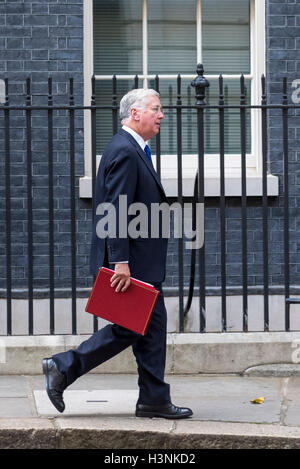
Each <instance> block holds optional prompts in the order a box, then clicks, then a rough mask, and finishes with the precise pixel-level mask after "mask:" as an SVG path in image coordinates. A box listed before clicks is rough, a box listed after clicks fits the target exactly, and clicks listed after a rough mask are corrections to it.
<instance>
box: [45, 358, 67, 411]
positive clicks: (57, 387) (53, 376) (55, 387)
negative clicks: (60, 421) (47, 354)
mask: <svg viewBox="0 0 300 469" xmlns="http://www.w3.org/2000/svg"><path fill="white" fill-rule="evenodd" d="M43 373H44V375H45V377H46V391H47V394H48V397H49V399H50V401H51V402H52V404H53V405H54V407H55V408H56V409H57V410H58V411H59V412H63V411H64V410H65V403H64V401H63V391H64V390H65V389H66V387H67V380H66V377H65V375H63V374H62V373H61V372H60V371H58V368H57V366H56V363H55V362H54V360H52V358H44V359H43Z"/></svg>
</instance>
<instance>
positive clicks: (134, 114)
mask: <svg viewBox="0 0 300 469" xmlns="http://www.w3.org/2000/svg"><path fill="white" fill-rule="evenodd" d="M130 116H131V119H132V120H134V121H138V120H140V115H139V111H138V110H137V109H136V108H134V107H132V108H131V109H130Z"/></svg>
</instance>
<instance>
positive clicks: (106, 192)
mask: <svg viewBox="0 0 300 469" xmlns="http://www.w3.org/2000/svg"><path fill="white" fill-rule="evenodd" d="M120 195H121V196H123V201H122V203H121V205H122V204H123V205H124V206H125V204H124V202H125V203H126V206H125V209H126V210H125V212H126V213H128V208H129V207H130V206H131V207H132V209H134V206H132V204H134V203H136V202H141V203H142V204H143V206H144V207H146V208H147V217H146V219H145V217H144V218H143V219H142V223H141V224H140V225H136V223H137V221H138V220H137V218H136V217H137V216H139V217H140V215H141V212H139V211H138V212H136V214H134V211H133V212H132V215H129V216H128V217H126V220H125V223H126V231H127V227H128V226H130V223H134V226H136V228H137V230H139V229H140V228H142V227H144V228H145V230H146V233H143V235H142V236H145V237H138V238H137V239H135V238H134V237H133V236H131V232H129V235H128V234H127V235H126V237H123V236H124V233H123V234H122V230H123V231H124V229H123V228H124V223H123V222H124V206H123V211H122V214H121V215H122V217H123V218H122V220H123V222H122V223H121V225H122V226H120V224H119V215H120V210H121V208H120V198H119V196H120ZM124 196H126V197H124ZM106 202H108V203H109V204H112V205H113V207H114V210H115V214H116V218H115V221H116V236H114V235H111V234H109V235H108V236H107V237H105V238H103V237H102V238H100V237H99V236H98V235H97V224H98V223H99V222H100V223H101V220H102V224H103V222H104V220H103V217H106V220H107V212H104V211H103V210H101V213H100V212H99V209H98V210H97V207H98V206H99V204H101V205H102V206H103V204H104V203H106ZM166 202H167V199H166V195H165V192H164V190H163V187H162V185H161V183H160V181H159V179H158V176H157V174H156V172H155V170H154V168H153V166H152V165H151V163H150V162H149V161H148V159H147V156H146V154H145V153H144V151H143V150H142V149H141V147H140V146H139V144H138V143H137V142H136V140H135V139H134V138H133V137H132V136H131V135H130V134H129V133H128V132H126V131H125V130H123V129H121V130H120V131H119V132H118V133H117V134H116V135H114V137H113V138H112V139H111V141H110V142H109V144H108V145H107V147H106V149H105V151H104V153H103V155H102V158H101V162H100V165H99V168H98V173H97V179H96V188H95V205H94V206H95V217H94V226H93V234H92V245H91V264H90V265H91V272H92V273H93V274H94V275H96V274H97V272H98V269H99V268H100V267H102V266H105V265H106V266H107V265H109V264H110V263H116V262H120V261H129V268H130V272H131V275H132V276H133V277H136V278H138V279H140V280H143V281H145V282H152V283H155V282H162V281H163V280H164V278H165V265H166V254H167V238H166V237H165V236H164V237H163V236H162V217H161V216H160V219H159V223H158V236H157V237H156V238H151V229H152V227H153V220H151V204H153V203H154V204H157V206H158V205H159V204H161V203H165V204H166ZM97 211H98V213H97ZM144 214H145V213H144ZM156 223H157V220H156ZM156 228H157V227H156ZM120 233H121V235H120Z"/></svg>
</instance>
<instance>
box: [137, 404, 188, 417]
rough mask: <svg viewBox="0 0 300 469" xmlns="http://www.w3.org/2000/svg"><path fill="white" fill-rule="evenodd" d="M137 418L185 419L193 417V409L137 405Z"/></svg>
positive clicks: (173, 406)
mask: <svg viewBox="0 0 300 469" xmlns="http://www.w3.org/2000/svg"><path fill="white" fill-rule="evenodd" d="M135 415H136V417H150V418H153V417H160V418H164V419H185V418H187V417H190V416H191V415H193V412H192V411H191V409H189V408H187V407H177V406H176V405H174V404H172V403H170V404H165V405H145V404H137V406H136V411H135Z"/></svg>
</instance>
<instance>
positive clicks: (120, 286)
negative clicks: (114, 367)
mask: <svg viewBox="0 0 300 469" xmlns="http://www.w3.org/2000/svg"><path fill="white" fill-rule="evenodd" d="M120 117H121V122H122V124H123V127H122V129H121V130H120V131H119V132H118V133H117V134H116V135H114V137H113V138H112V139H111V141H110V142H109V144H108V145H107V147H106V149H105V151H104V153H103V155H102V158H101V163H100V165H99V169H98V173H97V181H96V188H95V207H97V206H98V204H100V203H101V204H102V203H105V202H107V203H110V204H113V205H114V208H115V210H116V217H115V219H116V222H117V226H116V230H114V231H115V233H116V234H117V235H116V236H111V237H110V236H106V237H99V236H98V233H97V224H98V222H99V221H100V220H101V217H103V215H98V214H97V210H96V213H95V221H94V229H93V236H92V246H91V271H92V273H93V274H97V272H98V269H99V268H100V267H101V266H110V267H113V269H114V271H115V273H114V275H113V276H112V279H111V286H112V288H115V290H116V291H117V292H119V293H120V294H122V292H124V291H126V289H127V288H128V287H129V285H130V276H132V277H135V278H138V279H140V280H143V281H145V282H149V283H151V284H153V285H154V286H155V288H156V289H158V290H159V292H160V293H159V296H158V299H157V302H156V304H155V308H154V310H153V313H152V316H151V320H150V322H149V326H148V329H147V333H146V334H145V335H144V336H141V335H139V334H136V333H134V332H132V331H130V330H128V329H125V328H123V327H120V326H118V325H116V324H109V325H107V326H105V327H103V328H102V329H100V330H99V331H97V332H95V333H94V334H93V335H92V336H91V337H90V338H89V339H88V340H86V341H84V342H83V343H82V344H81V345H79V347H78V348H77V349H75V350H69V351H66V352H63V353H59V354H56V355H53V356H52V357H51V358H45V359H44V360H43V371H44V374H45V376H46V389H47V392H48V396H49V398H50V400H51V402H52V403H53V405H54V406H55V407H56V408H57V409H58V410H59V411H60V412H63V411H64V408H65V405H64V401H63V391H64V389H65V388H66V387H67V386H69V385H70V384H71V383H72V382H74V381H75V380H76V379H77V378H78V377H79V376H82V375H83V374H85V373H87V372H88V371H90V370H91V369H93V368H94V367H96V366H98V365H100V364H101V363H103V362H105V361H106V360H108V359H110V358H112V357H113V356H115V355H116V354H118V353H119V352H121V351H122V350H124V349H125V348H126V347H128V346H132V349H133V352H134V355H135V357H136V361H137V367H138V375H139V379H138V385H139V398H138V401H137V404H136V416H137V417H163V418H169V419H178V418H186V417H189V416H191V415H192V411H191V410H190V409H189V408H185V407H177V406H175V405H173V404H172V401H171V397H170V386H169V384H167V383H166V382H165V381H164V371H165V359H166V331H167V327H166V320H167V318H166V309H165V305H164V299H163V293H162V287H161V285H162V282H163V280H164V278H165V264H166V253H167V239H165V238H164V237H163V236H158V237H156V238H151V215H150V214H151V204H152V203H159V204H160V203H162V202H165V201H166V196H165V193H164V190H163V187H162V185H161V183H160V181H159V179H158V176H157V174H156V172H155V170H154V167H153V165H152V160H151V154H150V149H149V147H148V145H146V142H147V141H148V140H149V139H150V138H152V137H154V136H155V135H156V134H157V133H158V132H159V129H160V123H161V120H162V119H163V117H164V115H163V110H162V107H161V103H160V99H159V94H158V93H157V92H156V91H154V90H150V89H148V90H146V89H136V90H132V91H130V92H129V93H127V94H126V95H125V96H124V97H123V98H122V100H121V103H120ZM120 196H123V201H124V200H126V203H127V205H126V207H124V204H119V202H120ZM124 196H126V198H125V199H124ZM135 202H139V203H142V204H144V206H145V207H146V208H147V211H146V213H148V220H147V223H146V226H148V232H147V233H143V236H142V237H140V238H134V237H130V233H129V234H127V236H125V237H124V236H119V226H118V221H119V219H120V218H122V219H124V216H125V217H126V221H127V223H128V221H129V220H128V219H127V214H128V208H129V206H130V205H131V204H133V203H135ZM121 209H122V210H123V211H124V212H125V213H121V214H120V213H119V211H120V210H121Z"/></svg>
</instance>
